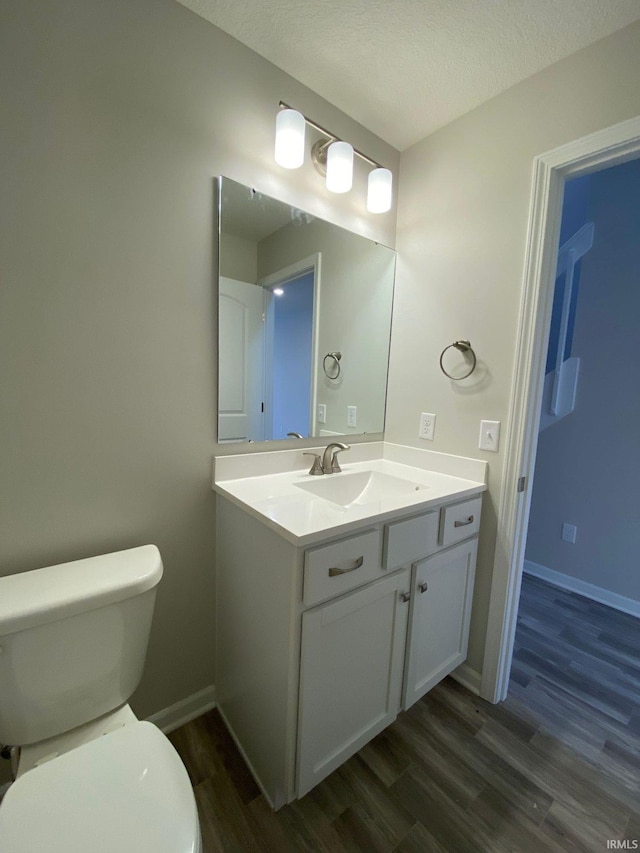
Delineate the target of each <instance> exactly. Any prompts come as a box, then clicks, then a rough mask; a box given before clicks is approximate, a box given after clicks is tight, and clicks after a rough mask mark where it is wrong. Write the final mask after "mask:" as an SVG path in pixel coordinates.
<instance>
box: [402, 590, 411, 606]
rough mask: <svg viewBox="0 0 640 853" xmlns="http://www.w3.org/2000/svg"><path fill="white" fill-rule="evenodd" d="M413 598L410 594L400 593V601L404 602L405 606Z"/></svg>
mask: <svg viewBox="0 0 640 853" xmlns="http://www.w3.org/2000/svg"><path fill="white" fill-rule="evenodd" d="M410 598H411V593H410V592H401V593H400V601H403V602H404V603H405V604H406V602H407V601H409V599H410Z"/></svg>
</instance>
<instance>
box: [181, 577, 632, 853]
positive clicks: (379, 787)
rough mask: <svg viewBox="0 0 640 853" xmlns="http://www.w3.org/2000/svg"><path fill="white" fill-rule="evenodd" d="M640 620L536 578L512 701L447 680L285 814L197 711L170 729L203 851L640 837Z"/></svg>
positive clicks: (591, 845)
mask: <svg viewBox="0 0 640 853" xmlns="http://www.w3.org/2000/svg"><path fill="white" fill-rule="evenodd" d="M639 628H640V620H637V619H635V618H634V617H631V616H626V615H624V614H621V613H619V612H617V611H614V610H611V609H610V608H608V607H605V606H603V605H600V604H597V603H594V602H591V601H588V600H587V599H584V598H582V597H580V596H578V595H574V594H571V593H566V592H562V591H560V590H558V589H555V588H554V587H551V586H548V585H547V584H545V583H543V582H541V581H538V580H535V579H533V578H527V577H525V579H524V582H523V594H522V597H521V603H520V612H519V617H518V631H517V637H516V649H515V655H514V665H513V670H512V676H511V688H510V692H509V697H508V699H507V700H506V702H503V703H501V704H500V705H491V704H489V703H487V702H484V701H483V700H482V699H479V698H477V697H475V696H473V695H472V694H471V693H469V692H468V691H466V690H465V689H464V688H462V687H461V686H460V685H458V684H457V683H456V682H455V681H453V680H452V679H446V680H445V681H444V682H443V683H442V684H440V685H438V686H437V687H436V688H434V689H433V690H432V691H431V692H430V693H429V694H428V695H427V696H425V697H424V698H423V699H422V700H421V701H419V702H417V703H416V704H415V705H414V706H413V707H412V708H411V709H410V710H409V711H407V712H406V713H403V714H400V716H399V717H398V719H397V720H396V722H395V723H394V724H393V725H392V726H390V727H389V728H388V729H387V730H386V731H385V732H383V733H382V734H381V735H379V736H378V737H377V738H376V739H375V740H373V741H372V742H371V743H370V744H368V745H367V746H366V747H365V748H364V749H362V750H361V751H360V752H359V753H358V754H357V755H356V756H354V757H353V758H352V759H351V760H350V761H348V762H347V763H346V764H344V765H343V766H342V767H341V768H339V769H338V770H337V771H335V773H333V774H332V775H331V776H329V777H328V778H327V779H326V780H325V781H324V782H322V783H321V784H320V785H318V786H317V787H316V788H315V789H314V790H313V791H311V793H309V794H308V795H307V796H306V797H304V798H303V799H302V800H299V801H298V802H295V803H293V804H291V805H289V806H286V807H284V808H283V809H281V810H280V811H279V812H277V813H274V812H273V811H271V809H270V808H269V806H268V805H267V803H266V802H265V800H264V798H263V797H262V796H261V795H260V792H259V791H258V788H257V787H256V784H255V782H254V781H253V779H252V777H251V775H250V774H249V772H248V770H247V769H246V767H245V765H244V763H243V761H242V759H241V757H240V755H239V754H238V752H237V750H236V748H235V746H234V744H233V742H232V741H231V738H230V737H229V735H228V734H227V732H226V730H225V728H224V725H223V724H222V722H221V720H220V717H219V715H218V714H217V712H216V711H212V712H210V713H209V714H206V715H205V716H203V717H200V718H199V719H197V720H194V721H193V722H191V723H189V724H188V725H186V726H183V727H182V728H180V729H178V730H176V731H175V732H173V734H172V735H171V740H172V741H173V743H174V744H175V746H176V747H177V749H178V751H179V752H180V754H181V755H182V757H183V760H184V762H185V764H186V766H187V769H188V770H189V773H190V776H191V779H192V782H193V786H194V790H195V794H196V798H197V802H198V809H199V813H200V822H201V825H202V831H203V842H204V853H218V851H274V853H286V852H287V851H291V853H300V851H327V853H338V851H367V853H373V852H374V851H399V853H400V851H401V852H402V853H430V851H433V853H445V851H446V853H467V851H468V853H480V851H487V853H501V852H502V851H505V853H506V851H510V853H515V851H522V853H545V851H572V853H577V851H594V853H595V851H597V853H601V851H605V850H607V849H614V848H613V844H611V843H610V844H609V845H607V841H609V842H611V841H613V840H616V841H617V842H618V844H617V845H616V847H618V845H619V847H618V849H619V848H620V847H622V846H623V845H622V844H620V842H621V841H626V842H627V843H626V845H624V846H626V847H627V849H635V848H636V847H638V848H640V630H639ZM633 842H636V843H635V844H634V843H633Z"/></svg>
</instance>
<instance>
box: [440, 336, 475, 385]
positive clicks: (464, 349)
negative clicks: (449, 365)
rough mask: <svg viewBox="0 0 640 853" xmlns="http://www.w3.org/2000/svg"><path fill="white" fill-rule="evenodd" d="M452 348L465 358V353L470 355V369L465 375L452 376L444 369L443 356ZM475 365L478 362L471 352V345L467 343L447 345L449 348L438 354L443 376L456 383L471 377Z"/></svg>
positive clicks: (457, 342)
mask: <svg viewBox="0 0 640 853" xmlns="http://www.w3.org/2000/svg"><path fill="white" fill-rule="evenodd" d="M452 348H453V349H457V350H458V351H459V352H461V353H463V355H465V356H466V354H467V353H470V355H471V367H470V369H469V370H468V371H467V373H464V374H463V375H462V376H452V375H451V373H449V372H448V371H447V370H446V369H445V366H444V363H443V360H444V356H445V353H446V352H447V351H448V350H450V349H452ZM477 363H478V360H477V358H476V354H475V352H474V351H473V348H472V346H471V343H470V342H469V341H454V342H453V343H452V344H449V346H447V347H445V348H444V349H443V350H442V352H441V353H440V370H441V371H442V372H443V373H444V375H445V376H447V377H448V378H449V379H453V380H454V381H455V382H458V381H459V380H460V379H466V378H467V377H468V376H471V374H472V373H473V371H474V370H475V369H476V364H477Z"/></svg>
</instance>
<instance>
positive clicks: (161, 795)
mask: <svg viewBox="0 0 640 853" xmlns="http://www.w3.org/2000/svg"><path fill="white" fill-rule="evenodd" d="M0 849H1V850H2V853H87V851H89V850H90V851H92V853H114V851H118V853H134V851H135V853H200V850H201V843H200V830H199V825H198V814H197V810H196V804H195V799H194V796H193V789H192V787H191V783H190V781H189V777H188V775H187V771H186V769H185V767H184V765H183V764H182V761H181V760H180V757H179V756H178V753H177V752H176V751H175V749H174V748H173V746H172V745H171V743H170V742H169V740H168V739H167V738H166V737H165V736H164V735H163V734H162V732H161V731H160V730H159V729H158V728H156V726H154V725H153V724H152V723H148V722H136V723H132V724H130V725H126V726H123V727H122V728H120V729H118V730H116V731H114V732H110V733H109V734H107V735H104V736H103V737H101V738H99V739H97V740H95V741H91V742H90V743H86V744H83V745H82V746H79V747H77V748H76V749H73V750H71V751H70V752H67V753H65V754H64V755H60V756H59V757H58V758H55V759H53V760H52V761H49V762H47V763H45V764H42V765H41V766H39V767H35V768H34V769H33V770H29V771H28V772H27V773H25V774H24V775H23V776H21V777H20V778H19V779H18V780H17V781H16V782H14V783H13V785H12V786H11V787H10V788H9V790H8V791H7V793H6V794H5V797H4V799H3V801H2V804H1V805H0Z"/></svg>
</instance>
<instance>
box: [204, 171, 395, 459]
mask: <svg viewBox="0 0 640 853" xmlns="http://www.w3.org/2000/svg"><path fill="white" fill-rule="evenodd" d="M218 193H219V196H218V198H219V220H218V250H219V251H218V258H219V270H218V272H219V275H218V280H219V291H218V318H219V320H218V442H219V443H227V442H239V441H272V440H278V439H287V438H310V437H320V436H347V437H348V436H353V435H362V434H363V433H381V432H382V431H383V430H384V413H385V400H386V388H387V367H388V361H389V340H390V333H391V308H392V302H393V285H394V276H395V262H396V253H395V252H394V251H393V250H392V249H389V248H388V247H386V246H381V245H380V244H378V243H375V242H374V241H372V240H368V239H367V238H366V237H361V236H359V235H358V234H354V233H352V232H350V231H347V230H346V229H344V228H339V227H338V226H336V225H332V224H330V223H329V222H325V221H324V220H322V219H318V218H317V217H314V216H312V215H311V214H309V213H305V211H303V210H298V209H297V208H295V207H291V206H290V205H288V204H285V203H284V202H281V201H277V200H276V199H273V198H270V197H269V196H266V195H264V194H263V193H260V192H257V191H256V190H254V189H251V188H250V187H245V186H243V185H242V184H238V183H236V182H235V181H232V180H230V179H229V178H219V179H218Z"/></svg>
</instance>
